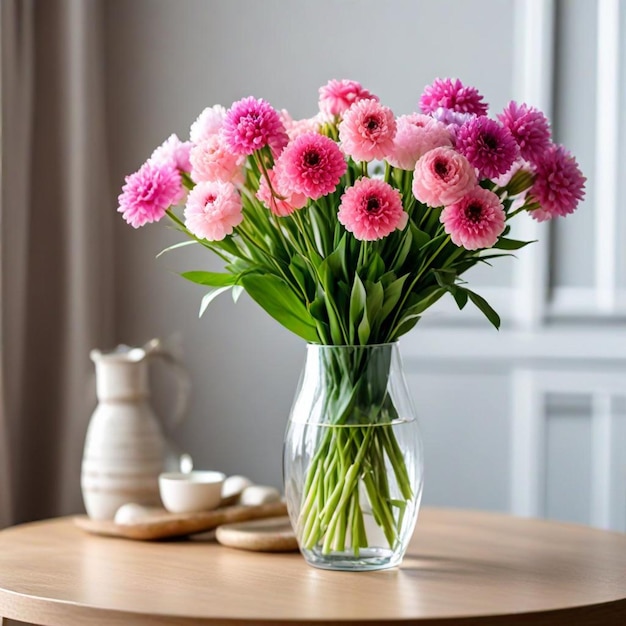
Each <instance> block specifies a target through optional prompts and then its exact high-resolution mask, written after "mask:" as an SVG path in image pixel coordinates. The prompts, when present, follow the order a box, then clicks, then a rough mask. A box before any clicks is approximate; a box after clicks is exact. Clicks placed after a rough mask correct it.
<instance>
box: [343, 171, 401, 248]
mask: <svg viewBox="0 0 626 626" xmlns="http://www.w3.org/2000/svg"><path fill="white" fill-rule="evenodd" d="M337 217H338V218H339V221H340V222H341V223H342V224H343V225H344V226H345V228H346V230H348V231H350V232H351V233H352V234H353V235H354V236H355V237H356V239H360V240H362V241H374V240H375V239H382V238H383V237H386V236H387V235H389V234H390V233H392V232H393V231H394V230H396V228H398V229H400V230H402V229H403V228H404V227H405V226H406V225H407V222H408V219H409V216H408V214H407V213H406V212H405V211H404V209H403V208H402V196H401V195H400V192H399V191H398V190H397V189H394V188H393V187H392V186H391V185H389V184H388V183H386V182H385V181H383V180H378V179H375V178H360V179H359V180H357V181H356V182H355V183H354V185H353V186H352V187H348V188H347V189H346V191H345V193H344V194H343V196H341V204H340V205H339V213H338V215H337Z"/></svg>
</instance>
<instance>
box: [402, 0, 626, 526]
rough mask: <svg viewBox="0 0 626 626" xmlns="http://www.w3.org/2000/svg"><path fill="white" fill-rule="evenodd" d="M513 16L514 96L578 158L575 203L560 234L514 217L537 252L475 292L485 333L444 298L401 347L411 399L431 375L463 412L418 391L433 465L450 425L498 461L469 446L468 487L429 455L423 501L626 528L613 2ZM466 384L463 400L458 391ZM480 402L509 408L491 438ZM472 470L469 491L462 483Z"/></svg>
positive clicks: (620, 102) (545, 0)
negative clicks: (492, 314) (547, 121)
mask: <svg viewBox="0 0 626 626" xmlns="http://www.w3.org/2000/svg"><path fill="white" fill-rule="evenodd" d="M515 10H516V15H515V32H516V37H515V45H516V55H515V71H514V76H515V89H514V90H515V93H514V94H513V95H514V97H515V98H516V99H519V100H522V101H526V102H529V103H531V104H535V105H537V106H539V107H540V108H541V109H542V110H544V111H546V112H547V113H548V114H549V116H550V117H551V119H553V120H554V131H555V135H556V140H557V141H559V142H562V143H564V144H565V145H567V146H568V147H570V148H571V149H572V150H573V151H574V152H575V153H576V147H577V146H578V147H580V148H581V152H580V153H577V154H576V155H577V157H578V160H579V162H580V163H581V165H582V167H583V170H584V171H585V174H586V175H587V177H588V183H587V198H586V200H585V202H584V203H583V204H582V206H581V207H580V208H579V211H578V212H577V213H575V214H574V215H572V216H568V218H567V220H566V223H564V222H563V221H560V222H555V223H553V224H538V223H537V222H534V221H533V220H531V219H525V218H526V216H521V218H522V219H518V222H519V223H518V224H517V225H516V228H517V230H516V235H517V236H518V237H520V238H526V239H537V240H538V242H537V243H535V244H533V245H532V246H529V247H528V248H525V249H524V250H522V251H520V253H519V254H518V257H519V258H518V259H517V260H515V261H513V263H514V269H513V273H512V282H511V284H510V285H506V286H501V285H500V286H489V285H485V286H484V287H482V288H481V289H480V292H481V293H482V294H483V295H485V297H487V299H488V300H489V301H490V302H491V303H492V304H493V305H494V307H495V308H496V309H497V310H498V311H499V312H500V314H501V315H502V318H503V328H502V330H501V331H500V332H499V333H496V332H495V331H493V330H492V329H491V328H488V327H487V324H486V323H482V322H479V321H478V320H479V318H480V314H479V313H478V312H474V313H470V314H469V315H468V313H469V312H468V311H463V313H462V314H459V313H457V312H455V311H454V302H446V303H443V304H442V306H441V307H439V309H438V310H436V311H433V313H432V314H431V315H430V316H428V317H429V318H430V319H427V320H426V321H425V323H424V327H422V329H421V332H420V333H414V334H412V335H410V337H409V338H408V339H406V340H405V342H404V355H405V360H406V361H407V362H408V363H409V367H410V371H411V372H412V374H411V380H412V382H413V385H414V388H415V389H420V382H419V379H420V377H423V376H427V375H429V373H430V372H432V368H433V364H436V365H435V367H437V368H439V370H440V371H442V372H444V373H446V375H447V376H448V377H449V379H453V378H455V379H456V383H455V391H456V394H455V397H456V401H457V402H458V403H459V406H462V407H463V409H462V410H459V412H458V413H457V414H456V415H455V414H454V413H453V412H452V413H451V412H450V410H449V406H447V404H448V403H447V401H446V402H443V401H441V400H439V399H438V397H439V396H440V395H441V394H442V393H445V386H446V384H445V379H444V378H443V377H442V378H439V379H437V381H436V382H433V384H432V385H431V386H430V387H429V388H428V389H422V392H423V394H424V395H425V396H426V400H427V410H425V411H423V414H422V421H423V422H424V423H425V427H424V430H425V433H426V437H427V442H426V444H427V446H426V449H427V450H428V446H429V444H431V445H432V446H437V443H438V442H437V441H436V438H437V437H442V438H443V437H445V438H446V439H447V440H448V441H449V442H450V448H449V449H447V448H446V446H445V445H443V446H441V447H440V449H439V453H440V455H443V457H444V459H447V460H448V461H451V459H453V458H457V456H458V449H459V447H463V446H464V445H467V442H468V439H467V438H466V437H461V436H456V434H455V429H459V432H463V431H465V430H466V429H467V422H468V421H476V422H480V423H481V424H482V428H483V430H482V434H483V437H484V440H485V441H488V442H489V445H490V446H493V447H496V448H501V449H506V450H507V454H506V458H505V459H504V460H503V459H501V460H500V464H499V465H496V464H494V463H493V459H491V460H485V457H484V454H483V453H481V452H480V451H479V450H476V454H475V455H474V456H473V457H472V458H471V463H473V464H474V465H475V466H478V467H481V468H482V470H481V471H480V472H477V471H476V469H474V470H473V471H471V472H470V476H469V477H468V476H465V475H463V474H462V473H455V474H454V475H452V474H446V473H445V471H444V470H443V468H445V467H447V466H448V463H446V461H445V460H443V461H442V459H438V467H441V468H442V469H441V471H440V472H439V473H438V474H436V475H435V476H434V478H433V477H431V478H433V480H434V484H433V485H432V486H431V492H430V493H429V491H428V489H427V491H426V499H427V500H428V498H429V497H430V498H431V500H432V501H435V502H438V503H448V504H456V503H457V502H458V495H457V494H458V492H459V491H461V492H464V493H467V492H470V493H474V499H473V500H472V499H471V498H470V499H469V500H470V503H473V504H475V505H480V504H481V502H480V499H481V497H482V496H480V495H478V494H480V492H481V490H482V491H486V492H488V493H491V494H494V495H493V497H492V498H491V506H493V507H494V508H502V509H508V510H510V511H511V512H514V513H517V514H520V515H528V516H550V517H556V518H560V519H567V520H571V521H577V522H582V523H589V524H593V525H595V526H598V527H602V528H613V529H619V530H626V453H625V452H624V451H623V450H624V446H623V445H622V444H623V442H624V437H625V436H626V411H625V407H626V324H625V320H626V282H625V280H624V278H625V277H626V271H624V268H623V267H622V264H624V262H625V260H626V255H624V253H623V250H624V248H626V219H624V215H626V206H625V204H626V203H625V202H624V199H623V195H620V193H619V191H620V190H619V180H620V172H622V173H623V172H624V171H626V162H625V160H626V152H625V151H624V150H623V149H620V137H622V138H623V137H624V136H625V134H624V133H625V128H626V119H625V118H626V115H625V113H624V111H625V110H626V109H625V101H624V94H625V93H626V84H625V82H624V81H625V77H626V72H624V71H623V68H622V63H623V62H624V60H625V59H626V50H625V49H624V43H623V40H624V39H625V35H626V32H625V31H626V29H625V28H624V24H625V22H626V3H623V2H620V1H619V0H596V1H595V2H589V1H585V2H581V1H577V0H567V1H566V0H561V1H560V2H555V1H553V0H517V2H516V4H515ZM590 25H592V26H593V28H590ZM582 30H584V32H585V33H586V41H585V43H583V44H582V45H580V46H579V44H580V42H581V37H580V36H579V35H580V32H577V31H582ZM576 35H578V36H576ZM620 36H621V37H620ZM574 45H575V46H576V49H574V47H573V46H574ZM585 46H587V47H588V48H587V49H585ZM581 48H582V50H581ZM583 51H584V53H585V55H586V56H584V57H583V58H581V57H580V56H579V55H581V54H582V52H583ZM592 56H595V59H594V62H593V63H592V62H591V57H592ZM585 85H591V86H592V89H593V91H592V92H591V93H589V92H588V89H587V88H586V87H585ZM571 91H573V92H574V93H578V96H579V97H577V98H572V97H569V95H570V92H571ZM590 111H592V114H591V115H590V114H589V113H590ZM576 115H579V116H580V118H579V119H578V121H577V123H574V122H575V120H576ZM591 138H592V139H593V141H592V142H591V143H590V139H591ZM586 146H591V148H590V149H585V147H586ZM574 243H575V244H577V245H574ZM590 269H591V270H592V271H590ZM577 272H578V273H577ZM587 278H589V279H590V281H591V282H589V281H588V280H587ZM490 372H491V374H490ZM494 372H495V373H497V376H496V378H497V386H498V388H497V389H496V388H494V380H496V379H494ZM477 373H481V376H480V377H477ZM459 377H460V378H459ZM469 380H471V381H472V388H473V394H469V393H468V390H467V389H464V382H463V381H469ZM502 386H504V387H506V391H504V390H503V389H501V387H502ZM476 387H478V391H477V390H476V389H475V388H476ZM494 393H495V394H496V395H497V396H499V397H500V398H502V397H504V396H506V398H507V399H508V402H509V404H508V406H507V407H506V408H504V407H503V409H502V410H503V411H505V413H506V417H505V418H504V419H506V421H507V426H506V427H505V426H504V425H503V424H502V421H503V416H502V411H500V410H498V409H495V410H494V408H493V405H491V404H490V403H489V402H488V399H489V398H490V397H492V396H493V395H494ZM424 395H423V396H422V397H424ZM563 406H566V407H568V410H566V411H564V410H563ZM429 411H430V413H429ZM444 412H445V413H446V414H445V415H444ZM485 414H487V416H488V418H487V420H485ZM442 419H445V420H447V421H449V422H450V421H451V422H452V423H450V424H449V426H448V428H446V429H445V433H444V432H441V433H438V432H437V430H436V429H434V428H433V426H432V422H434V421H440V420H442ZM485 421H487V423H490V424H491V425H492V427H491V428H489V427H487V428H485ZM429 433H430V436H432V437H434V438H435V442H434V443H432V442H429V441H428V437H429ZM466 458H467V457H466ZM489 469H490V470H491V473H489V472H488V471H487V470H489ZM478 474H479V475H480V476H481V477H482V479H481V482H480V484H479V483H477V482H476V481H473V482H472V479H471V475H474V476H476V475H478ZM503 475H504V476H507V477H508V481H507V483H506V487H503V484H502V480H501V478H502V476H503Z"/></svg>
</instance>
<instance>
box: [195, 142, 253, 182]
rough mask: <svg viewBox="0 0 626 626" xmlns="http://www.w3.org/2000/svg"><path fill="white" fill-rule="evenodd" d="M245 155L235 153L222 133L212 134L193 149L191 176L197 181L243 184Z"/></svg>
mask: <svg viewBox="0 0 626 626" xmlns="http://www.w3.org/2000/svg"><path fill="white" fill-rule="evenodd" d="M244 159H245V157H243V156H240V155H237V154H233V153H232V152H231V151H230V150H229V149H228V147H227V146H226V144H225V142H224V138H223V137H222V136H221V135H210V136H209V137H208V138H207V139H204V140H203V141H201V142H200V143H198V144H196V145H195V146H194V147H193V148H192V149H191V157H190V161H191V177H192V178H193V180H194V181H195V182H197V183H200V182H209V181H222V182H224V183H228V182H231V183H235V184H241V183H243V181H244V173H243V169H242V165H243V162H244Z"/></svg>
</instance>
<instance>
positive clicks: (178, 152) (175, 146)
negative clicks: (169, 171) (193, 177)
mask: <svg viewBox="0 0 626 626" xmlns="http://www.w3.org/2000/svg"><path fill="white" fill-rule="evenodd" d="M190 151H191V142H190V141H181V140H180V139H179V138H178V137H177V136H176V135H170V136H169V137H168V138H167V139H166V140H165V141H164V142H163V143H162V144H161V145H160V146H159V147H158V148H156V149H155V150H154V152H153V153H152V156H151V157H150V159H149V161H150V162H151V163H155V164H156V165H160V164H162V163H170V164H171V165H173V166H174V167H175V168H176V169H179V170H182V171H183V172H189V170H190V169H191V164H190V163H189V152H190Z"/></svg>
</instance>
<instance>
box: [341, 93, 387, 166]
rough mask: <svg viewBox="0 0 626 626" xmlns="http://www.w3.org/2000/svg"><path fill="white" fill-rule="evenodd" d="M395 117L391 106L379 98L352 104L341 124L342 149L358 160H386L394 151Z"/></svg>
mask: <svg viewBox="0 0 626 626" xmlns="http://www.w3.org/2000/svg"><path fill="white" fill-rule="evenodd" d="M395 134H396V120H395V118H394V116H393V113H392V111H391V109H389V108H388V107H384V106H382V105H381V104H379V103H378V102H377V101H376V100H361V101H359V102H357V103H356V104H353V105H352V106H351V107H350V108H349V109H348V110H347V111H346V112H345V114H344V116H343V121H342V122H341V124H339V139H340V140H341V149H342V150H343V151H344V152H345V153H346V154H347V155H348V156H351V157H352V158H353V159H354V160H355V161H371V160H372V159H384V158H385V157H386V156H387V155H388V154H389V153H390V152H391V151H392V150H393V139H394V137H395Z"/></svg>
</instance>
